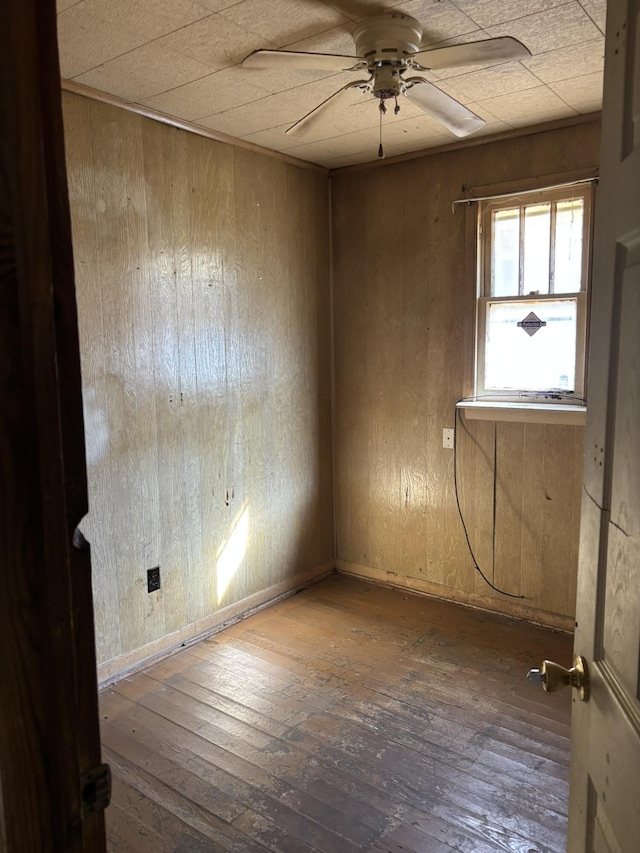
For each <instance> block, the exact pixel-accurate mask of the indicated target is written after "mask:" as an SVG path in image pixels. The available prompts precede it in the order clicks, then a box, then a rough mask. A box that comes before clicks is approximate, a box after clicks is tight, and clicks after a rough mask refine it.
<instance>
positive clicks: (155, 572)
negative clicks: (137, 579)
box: [147, 566, 160, 592]
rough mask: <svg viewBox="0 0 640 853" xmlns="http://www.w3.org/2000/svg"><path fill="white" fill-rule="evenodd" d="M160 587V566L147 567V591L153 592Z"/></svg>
mask: <svg viewBox="0 0 640 853" xmlns="http://www.w3.org/2000/svg"><path fill="white" fill-rule="evenodd" d="M157 589H160V566H155V568H153V569H147V592H155V591H156V590H157Z"/></svg>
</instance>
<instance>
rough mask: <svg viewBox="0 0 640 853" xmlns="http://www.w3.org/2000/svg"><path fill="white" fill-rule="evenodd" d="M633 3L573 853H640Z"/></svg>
mask: <svg viewBox="0 0 640 853" xmlns="http://www.w3.org/2000/svg"><path fill="white" fill-rule="evenodd" d="M639 13H640V0H609V8H608V13H607V47H606V59H605V93H604V110H603V120H602V123H603V131H602V152H601V170H600V175H601V183H600V189H599V193H598V200H597V207H598V210H597V213H596V237H595V257H594V278H593V292H592V304H591V340H590V357H589V386H588V414H587V430H586V439H585V466H584V492H583V502H582V527H581V542H580V566H579V580H578V607H577V617H576V619H577V622H576V638H575V652H576V654H580V655H584V657H585V658H586V659H587V663H588V666H589V671H590V676H591V697H590V699H589V701H587V702H581V701H579V698H578V696H577V695H574V698H573V701H574V705H573V717H572V758H571V802H570V809H569V851H570V853H574V851H575V853H583V851H589V853H591V851H594V853H609V851H612V852H614V851H615V853H621V852H622V853H636V851H637V850H639V849H640V670H639V665H640V660H639V650H640V20H639Z"/></svg>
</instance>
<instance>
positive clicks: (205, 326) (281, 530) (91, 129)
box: [65, 95, 332, 662]
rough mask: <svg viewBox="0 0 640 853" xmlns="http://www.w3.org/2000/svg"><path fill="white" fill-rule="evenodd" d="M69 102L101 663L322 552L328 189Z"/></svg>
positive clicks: (326, 480)
mask: <svg viewBox="0 0 640 853" xmlns="http://www.w3.org/2000/svg"><path fill="white" fill-rule="evenodd" d="M65 108H66V134H67V152H68V166H69V173H70V182H71V196H72V216H73V225H74V238H75V244H76V245H75V256H76V265H77V266H78V268H79V275H78V300H79V322H80V330H81V342H82V343H81V350H82V352H83V364H84V383H85V406H86V408H87V410H88V412H89V414H90V416H89V417H87V444H88V446H89V448H90V449H91V448H94V449H95V454H94V456H95V460H94V461H93V462H92V463H91V464H90V468H89V485H90V492H91V500H90V508H91V511H90V513H89V516H88V517H87V519H86V523H85V532H86V533H87V536H88V538H89V540H90V541H91V543H92V547H93V553H94V561H93V562H94V594H95V603H96V614H97V626H98V631H97V634H98V658H99V661H100V662H105V661H108V660H110V659H112V658H114V657H116V656H118V655H125V654H127V653H129V652H135V650H137V649H141V648H142V647H143V646H145V644H148V643H153V642H154V641H157V640H158V639H159V638H162V637H163V636H164V635H166V634H168V633H170V632H176V631H184V629H185V628H186V627H188V626H189V625H194V624H197V623H199V621H201V620H203V619H206V618H207V617H209V616H210V615H211V614H214V613H215V612H216V611H217V610H219V609H220V608H222V607H225V606H228V605H235V604H237V603H238V602H241V601H242V600H243V599H245V598H247V597H248V596H251V595H255V594H257V593H260V592H261V591H263V590H265V589H267V588H269V587H271V586H273V585H278V584H282V583H283V582H286V581H288V580H292V579H293V578H294V577H295V576H296V575H297V574H300V573H301V572H302V571H303V570H307V569H308V570H311V571H313V570H314V569H315V568H317V569H318V571H322V570H325V569H326V566H327V564H328V563H329V562H330V560H331V558H332V539H331V523H330V512H331V436H330V415H329V412H330V405H331V401H330V383H329V372H328V365H329V361H330V359H329V329H328V324H327V317H328V310H329V309H328V305H329V287H328V266H327V259H328V256H329V250H328V228H327V223H328V210H327V204H326V192H327V182H326V179H325V178H324V177H323V176H322V175H317V174H315V173H310V172H306V171H305V172H304V173H303V171H302V170H298V169H297V168H296V167H294V166H290V165H288V164H284V163H281V162H278V161H275V160H272V159H270V158H262V157H260V156H259V155H257V154H254V153H252V152H245V151H240V150H238V149H233V148H231V147H230V146H225V145H222V144H218V143H214V142H212V141H211V140H208V139H204V138H201V137H197V136H194V135H189V134H187V133H184V132H182V131H177V130H175V129H173V128H169V127H165V126H161V125H158V124H154V123H153V122H151V121H149V120H147V119H143V118H141V117H139V116H134V115H132V114H130V113H126V112H123V111H119V110H117V109H115V108H113V107H109V106H106V105H103V104H98V103H91V102H89V101H85V100H84V99H82V98H79V97H77V96H73V95H67V96H65ZM318 205H320V208H318ZM318 209H321V210H322V214H321V215H319V216H318V215H316V211H317V210H318ZM320 365H322V369H321V367H320ZM92 407H93V409H95V411H93V409H92ZM92 413H93V416H91V414H92ZM321 515H322V516H325V515H326V516H327V517H328V523H327V521H326V520H325V519H324V517H323V518H322V519H320V518H319V517H320V516H321ZM314 531H315V533H314ZM155 565H160V567H161V579H162V587H161V589H160V590H159V591H158V592H154V593H152V594H148V593H147V588H146V572H147V569H148V568H151V567H152V566H155Z"/></svg>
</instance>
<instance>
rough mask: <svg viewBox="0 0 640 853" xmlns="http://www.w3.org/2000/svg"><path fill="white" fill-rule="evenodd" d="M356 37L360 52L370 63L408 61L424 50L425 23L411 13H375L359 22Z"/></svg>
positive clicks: (354, 35)
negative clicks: (421, 22) (422, 44)
mask: <svg viewBox="0 0 640 853" xmlns="http://www.w3.org/2000/svg"><path fill="white" fill-rule="evenodd" d="M353 39H354V41H355V43H356V53H357V54H358V56H362V57H364V59H366V60H367V62H368V63H369V66H371V65H372V64H374V63H378V62H389V63H404V61H405V60H406V59H408V58H409V57H411V56H413V54H414V53H417V52H418V51H419V50H420V42H421V41H422V25H421V24H420V22H419V21H416V19H415V18H412V17H411V16H410V15H401V14H399V13H392V14H390V15H375V16H374V17H372V18H366V19H365V20H364V21H361V22H360V23H359V24H358V25H357V26H356V28H355V30H354V33H353Z"/></svg>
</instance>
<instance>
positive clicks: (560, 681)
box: [527, 655, 589, 702]
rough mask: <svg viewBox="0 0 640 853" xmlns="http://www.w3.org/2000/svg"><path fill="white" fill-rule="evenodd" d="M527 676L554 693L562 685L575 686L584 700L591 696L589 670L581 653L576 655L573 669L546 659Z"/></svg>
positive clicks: (548, 691) (534, 682) (532, 682)
mask: <svg viewBox="0 0 640 853" xmlns="http://www.w3.org/2000/svg"><path fill="white" fill-rule="evenodd" d="M527 678H528V680H529V681H530V682H531V684H542V687H543V689H544V690H546V691H547V693H553V692H554V691H556V690H560V689H561V688H562V687H575V688H576V690H577V691H578V693H579V694H580V700H581V701H582V702H586V701H587V700H588V698H589V670H588V668H587V662H586V660H585V659H584V658H583V657H582V656H581V655H578V657H576V659H575V660H574V662H573V666H572V667H571V669H565V668H564V667H563V666H560V664H559V663H554V662H553V661H552V660H545V661H543V662H542V667H541V668H540V669H530V670H529V672H528V674H527Z"/></svg>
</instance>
